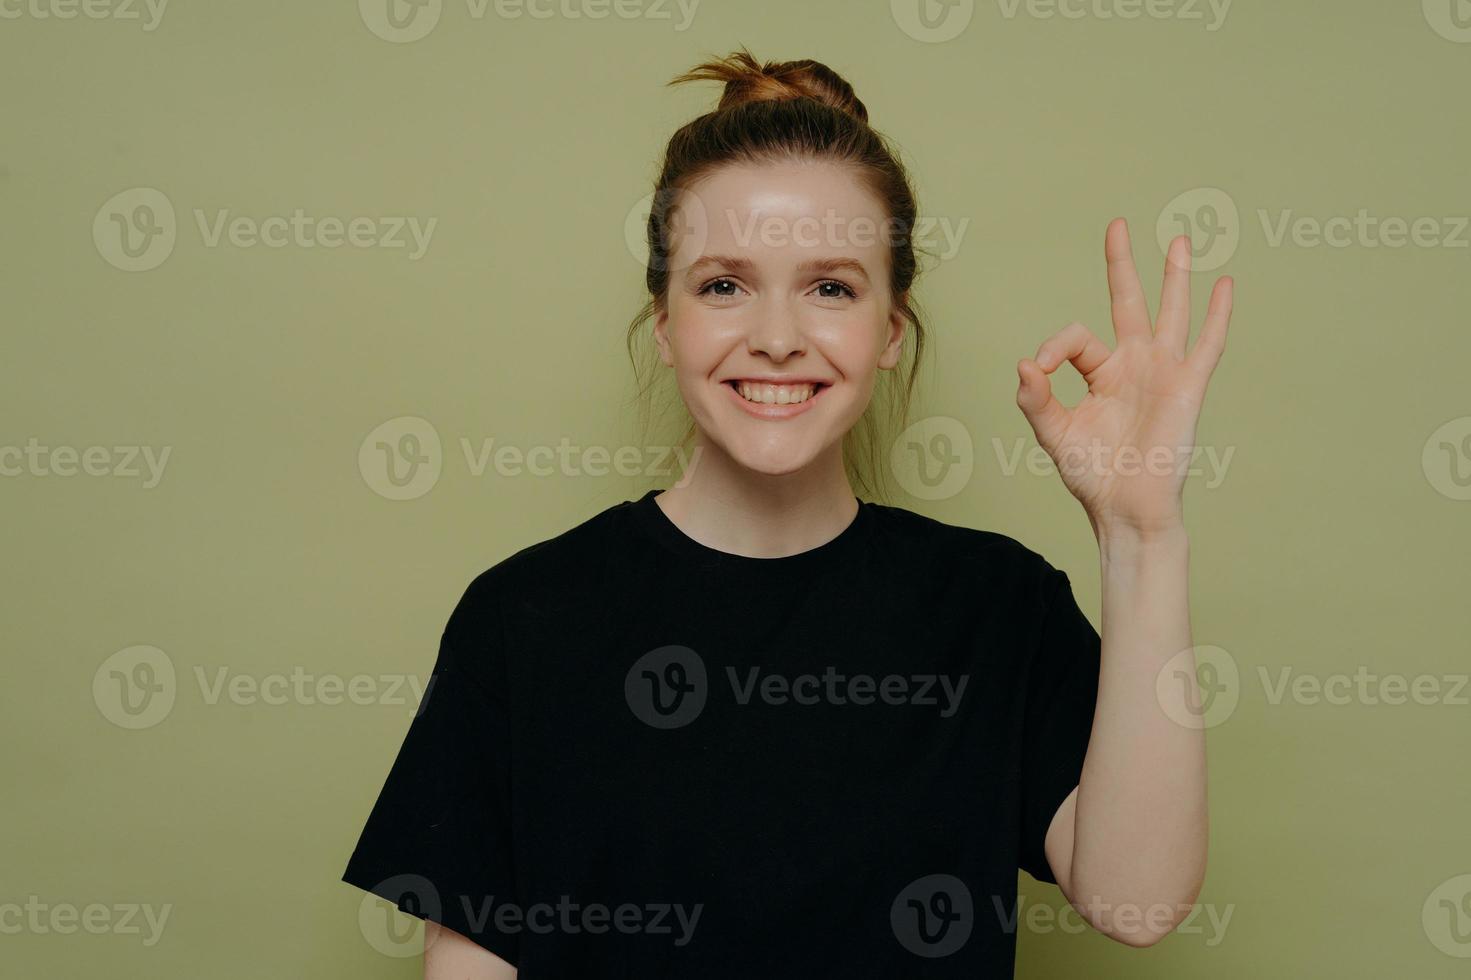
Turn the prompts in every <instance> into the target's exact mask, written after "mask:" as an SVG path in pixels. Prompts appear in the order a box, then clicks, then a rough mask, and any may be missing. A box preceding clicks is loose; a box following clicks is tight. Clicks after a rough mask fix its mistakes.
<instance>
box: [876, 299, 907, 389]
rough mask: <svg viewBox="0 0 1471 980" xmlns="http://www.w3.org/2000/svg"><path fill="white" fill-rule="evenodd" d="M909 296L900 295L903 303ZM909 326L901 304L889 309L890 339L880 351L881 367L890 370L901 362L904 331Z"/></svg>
mask: <svg viewBox="0 0 1471 980" xmlns="http://www.w3.org/2000/svg"><path fill="white" fill-rule="evenodd" d="M908 298H909V294H908V293H905V294H904V296H902V297H900V301H901V304H902V302H903V301H904V300H907V299H908ZM908 326H909V321H908V320H907V319H906V318H905V316H904V312H903V310H902V308H901V306H900V305H895V306H894V308H893V309H892V310H890V311H889V322H888V328H889V333H888V339H887V340H886V341H885V343H884V349H883V350H882V351H881V352H880V353H879V367H881V368H883V369H884V370H889V369H891V368H893V367H895V366H896V365H897V364H898V363H899V354H900V352H901V351H902V350H903V349H904V332H905V330H906V329H907V328H908Z"/></svg>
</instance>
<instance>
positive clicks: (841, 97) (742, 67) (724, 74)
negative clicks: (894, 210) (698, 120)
mask: <svg viewBox="0 0 1471 980" xmlns="http://www.w3.org/2000/svg"><path fill="white" fill-rule="evenodd" d="M699 81H712V82H724V83H725V92H724V93H723V94H722V95H721V96H720V104H719V105H718V106H716V110H717V111H719V110H722V109H731V108H734V107H735V106H739V105H745V104H746V103H748V102H773V101H780V100H782V99H812V100H813V101H815V102H820V103H822V104H823V105H826V106H831V107H832V108H834V109H838V110H840V111H842V112H846V113H847V114H848V115H850V116H856V117H857V118H858V119H860V120H862V121H863V122H865V123H867V122H868V109H867V107H865V106H864V104H863V103H862V102H860V101H859V100H858V96H857V95H856V94H854V92H853V86H852V85H849V84H848V82H847V80H845V79H844V78H843V76H842V75H839V74H838V73H837V72H835V71H833V70H832V69H831V68H829V67H828V66H827V65H824V64H823V63H822V62H820V61H813V60H812V59H810V58H804V59H802V60H801V61H768V62H767V63H766V64H764V65H763V64H761V63H760V62H758V61H757V60H756V59H755V57H753V56H752V54H751V52H750V51H748V50H746V48H745V46H744V45H743V46H742V47H741V49H740V50H739V51H735V52H732V53H731V54H729V55H727V56H725V57H724V58H717V59H715V60H712V61H706V62H704V63H703V64H700V65H697V66H696V67H694V68H691V69H690V70H689V71H687V72H685V73H684V74H682V75H679V76H677V77H676V78H674V79H672V80H670V82H669V84H670V85H676V84H678V83H680V82H699Z"/></svg>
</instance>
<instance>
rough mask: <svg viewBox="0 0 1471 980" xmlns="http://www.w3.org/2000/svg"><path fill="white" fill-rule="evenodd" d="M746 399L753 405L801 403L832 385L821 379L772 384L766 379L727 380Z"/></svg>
mask: <svg viewBox="0 0 1471 980" xmlns="http://www.w3.org/2000/svg"><path fill="white" fill-rule="evenodd" d="M725 383H726V384H727V385H729V386H730V387H731V388H733V389H734V390H735V393H736V394H738V395H740V396H741V397H742V398H744V399H745V400H746V401H748V402H750V403H751V404H753V405H800V404H801V403H803V402H805V401H807V400H808V399H809V398H812V397H813V396H814V395H816V394H817V393H818V392H819V391H822V390H823V389H824V388H830V387H832V386H831V385H828V384H824V383H823V382H820V381H804V382H800V383H798V384H772V383H770V382H765V381H742V380H741V379H739V378H733V379H731V380H730V381H727V382H725Z"/></svg>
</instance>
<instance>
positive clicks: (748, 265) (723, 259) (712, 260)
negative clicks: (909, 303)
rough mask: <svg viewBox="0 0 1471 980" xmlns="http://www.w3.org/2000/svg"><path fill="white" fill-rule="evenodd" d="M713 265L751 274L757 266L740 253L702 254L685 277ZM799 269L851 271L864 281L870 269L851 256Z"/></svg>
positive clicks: (810, 261) (810, 263)
mask: <svg viewBox="0 0 1471 980" xmlns="http://www.w3.org/2000/svg"><path fill="white" fill-rule="evenodd" d="M711 266H719V267H721V268H725V269H729V270H731V271H732V272H739V273H742V274H749V273H750V272H751V271H752V270H753V269H754V268H755V263H753V262H752V261H751V260H750V259H748V258H745V257H744V256H739V255H702V256H700V257H699V258H698V259H696V260H695V261H694V262H692V263H690V267H689V269H688V270H687V271H686V272H685V277H686V278H687V279H694V278H696V277H698V276H699V275H701V274H702V273H703V272H704V271H705V270H706V269H708V268H710V267H711ZM797 271H798V272H808V273H810V272H826V273H831V272H851V273H852V274H854V275H856V276H858V277H860V278H861V279H863V281H864V282H867V281H868V271H867V270H866V269H864V268H863V263H862V262H859V261H858V260H857V259H850V258H824V259H807V260H806V261H804V262H800V263H798V265H797Z"/></svg>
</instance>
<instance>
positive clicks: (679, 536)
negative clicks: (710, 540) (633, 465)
mask: <svg viewBox="0 0 1471 980" xmlns="http://www.w3.org/2000/svg"><path fill="white" fill-rule="evenodd" d="M661 492H663V491H662V490H659V489H654V490H649V491H648V492H647V493H645V494H644V495H643V496H642V497H640V498H639V499H638V500H635V501H630V503H631V504H632V507H633V512H634V514H636V515H637V516H638V518H639V520H640V522H641V523H642V524H643V525H644V527H645V528H646V529H647V530H648V531H649V532H651V533H652V534H653V535H654V537H656V538H657V539H658V540H659V542H660V543H661V544H662V545H664V546H665V547H666V548H668V549H669V550H671V551H673V552H675V553H676V554H678V555H680V556H681V557H683V558H687V559H690V560H692V561H694V562H696V563H698V564H699V565H701V566H703V567H706V568H721V569H728V570H730V571H732V572H736V573H746V572H759V573H762V574H766V575H770V574H773V573H777V574H783V573H788V572H811V571H813V570H815V569H819V568H823V567H830V566H832V565H834V564H835V563H838V562H840V561H842V560H843V559H844V558H845V557H847V556H848V555H850V554H852V552H853V550H854V548H855V547H856V546H857V544H858V542H859V541H860V540H861V539H862V538H863V536H864V535H865V534H866V533H867V531H868V527H869V523H870V521H871V520H872V516H873V515H872V514H871V513H870V510H871V505H870V504H868V503H866V502H865V501H863V500H861V499H859V498H857V497H854V498H853V499H854V500H857V501H858V512H857V513H856V514H854V515H853V519H852V520H851V521H849V522H848V526H847V527H845V528H843V530H841V531H839V532H838V534H837V535H836V536H835V537H833V538H829V539H828V540H827V541H824V542H823V543H822V544H820V545H817V546H816V547H814V548H808V549H807V550H806V551H799V552H797V553H796V554H794V555H783V556H781V557H778V558H755V557H752V556H749V555H737V554H733V553H731V552H729V551H721V550H720V549H718V548H712V547H710V546H709V545H706V544H701V543H700V542H699V541H696V540H695V539H694V538H692V537H690V536H689V535H688V534H685V533H684V531H682V530H680V528H679V525H677V524H675V523H674V522H673V521H672V520H670V519H669V515H668V514H666V513H664V510H663V508H661V507H660V506H659V504H658V503H657V502H656V501H655V500H654V498H655V497H656V496H658V495H659V494H660V493H661Z"/></svg>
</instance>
